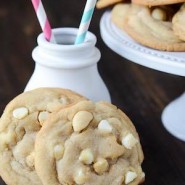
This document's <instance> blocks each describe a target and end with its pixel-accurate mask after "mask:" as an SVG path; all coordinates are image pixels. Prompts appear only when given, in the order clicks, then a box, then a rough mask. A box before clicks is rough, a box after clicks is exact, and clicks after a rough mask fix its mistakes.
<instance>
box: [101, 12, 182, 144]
mask: <svg viewBox="0 0 185 185" xmlns="http://www.w3.org/2000/svg"><path fill="white" fill-rule="evenodd" d="M100 31H101V36H102V39H103V41H104V42H105V43H106V45H107V46H108V47H109V48H111V49H112V50H113V51H114V52H116V53H117V54H119V55H121V56H122V57H124V58H126V59H128V60H130V61H132V62H134V63H137V64H140V65H143V66H145V67H149V68H151V69H155V70H158V71H162V72H166V73H170V74H174V75H179V76H185V52H163V51H157V50H154V49H150V48H147V47H144V46H142V45H140V44H138V43H137V42H135V41H134V40H133V39H132V38H130V37H129V36H128V35H127V34H126V33H124V32H123V30H120V29H118V28H117V27H116V26H115V25H114V24H113V23H112V22H111V13H110V11H107V12H105V13H104V14H103V16H102V18H101V21H100ZM162 122H163V125H164V127H165V128H166V129H167V130H168V131H169V132H170V133H171V134H172V135H174V136H175V137H177V138H179V139H181V140H183V141H185V93H183V94H182V95H181V96H180V97H179V98H177V99H176V100H174V101H172V102H171V103H170V104H169V105H167V107H166V108H165V109H164V110H163V113H162Z"/></svg>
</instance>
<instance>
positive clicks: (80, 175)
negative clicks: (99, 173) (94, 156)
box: [74, 169, 87, 185]
mask: <svg viewBox="0 0 185 185" xmlns="http://www.w3.org/2000/svg"><path fill="white" fill-rule="evenodd" d="M74 180H75V183H76V184H79V185H81V184H84V183H85V182H86V181H87V176H86V174H85V172H84V170H83V169H79V170H78V172H77V173H76V175H75V177H74Z"/></svg>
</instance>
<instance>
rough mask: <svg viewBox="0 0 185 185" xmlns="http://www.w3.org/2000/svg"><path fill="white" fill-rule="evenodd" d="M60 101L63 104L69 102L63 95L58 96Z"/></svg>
mask: <svg viewBox="0 0 185 185" xmlns="http://www.w3.org/2000/svg"><path fill="white" fill-rule="evenodd" d="M59 101H60V103H62V104H63V105H67V104H68V103H69V102H68V99H67V98H65V97H61V98H60V100H59Z"/></svg>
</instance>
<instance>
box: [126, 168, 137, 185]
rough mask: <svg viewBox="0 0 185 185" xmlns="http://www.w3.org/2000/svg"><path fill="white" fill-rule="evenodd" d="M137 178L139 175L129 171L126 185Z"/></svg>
mask: <svg viewBox="0 0 185 185" xmlns="http://www.w3.org/2000/svg"><path fill="white" fill-rule="evenodd" d="M136 178H137V173H136V172H132V171H128V172H127V173H126V175H125V184H129V183H130V182H132V181H134V180H135V179H136Z"/></svg>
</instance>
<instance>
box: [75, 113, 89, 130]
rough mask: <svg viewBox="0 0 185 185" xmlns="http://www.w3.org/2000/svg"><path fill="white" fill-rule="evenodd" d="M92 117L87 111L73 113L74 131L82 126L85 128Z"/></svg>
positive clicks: (81, 128)
mask: <svg viewBox="0 0 185 185" xmlns="http://www.w3.org/2000/svg"><path fill="white" fill-rule="evenodd" d="M92 119H93V115H92V114H91V113H90V112H87V111H80V112H78V113H76V114H75V116H74V118H73V122H72V125H73V129H74V131H75V132H80V131H81V130H83V129H84V128H86V127H87V126H88V125H89V123H90V122H91V120H92Z"/></svg>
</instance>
